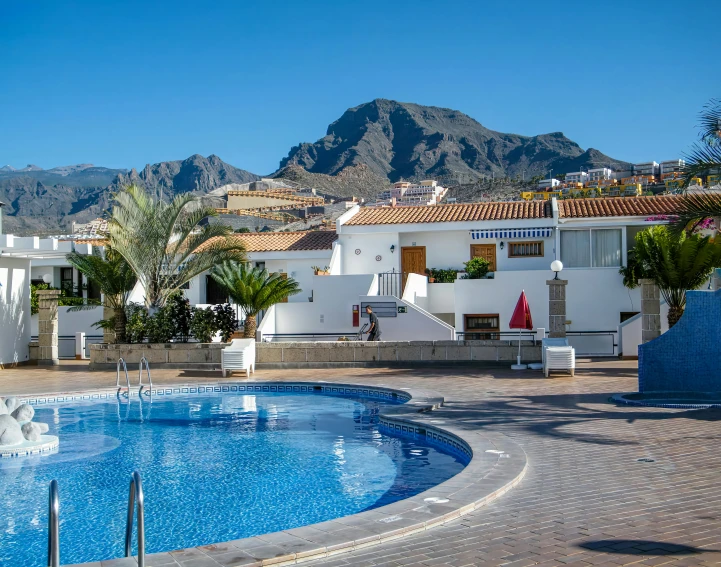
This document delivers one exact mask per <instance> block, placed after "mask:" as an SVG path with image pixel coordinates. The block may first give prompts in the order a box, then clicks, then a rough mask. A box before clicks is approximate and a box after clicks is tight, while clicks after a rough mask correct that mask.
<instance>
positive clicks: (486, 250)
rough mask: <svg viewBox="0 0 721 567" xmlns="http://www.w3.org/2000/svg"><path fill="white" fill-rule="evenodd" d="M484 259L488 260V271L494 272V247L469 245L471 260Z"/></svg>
mask: <svg viewBox="0 0 721 567" xmlns="http://www.w3.org/2000/svg"><path fill="white" fill-rule="evenodd" d="M478 257H480V258H485V259H486V260H488V271H490V272H495V271H496V245H495V244H471V258H478Z"/></svg>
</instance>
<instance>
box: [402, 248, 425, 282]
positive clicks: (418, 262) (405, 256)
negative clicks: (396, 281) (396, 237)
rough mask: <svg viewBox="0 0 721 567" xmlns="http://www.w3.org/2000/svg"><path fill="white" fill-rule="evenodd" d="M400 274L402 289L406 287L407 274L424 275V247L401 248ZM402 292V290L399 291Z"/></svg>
mask: <svg viewBox="0 0 721 567" xmlns="http://www.w3.org/2000/svg"><path fill="white" fill-rule="evenodd" d="M401 272H403V287H404V288H405V287H406V279H407V278H408V274H420V275H422V276H424V275H425V274H426V247H425V246H403V247H402V248H401ZM401 291H402V290H401Z"/></svg>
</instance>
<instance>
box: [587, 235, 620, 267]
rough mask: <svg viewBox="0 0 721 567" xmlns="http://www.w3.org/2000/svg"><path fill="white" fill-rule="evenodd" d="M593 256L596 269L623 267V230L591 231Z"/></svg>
mask: <svg viewBox="0 0 721 567" xmlns="http://www.w3.org/2000/svg"><path fill="white" fill-rule="evenodd" d="M591 254H592V259H593V267H594V268H618V267H620V266H621V230H620V229H617V228H611V229H603V230H592V231H591Z"/></svg>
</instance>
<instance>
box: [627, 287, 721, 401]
mask: <svg viewBox="0 0 721 567" xmlns="http://www.w3.org/2000/svg"><path fill="white" fill-rule="evenodd" d="M638 391H639V392H684V391H685V392H721V290H717V291H689V292H687V293H686V311H685V313H684V314H683V317H681V319H679V321H678V323H676V324H675V325H674V326H673V327H672V328H671V329H669V330H668V331H667V332H666V333H664V334H663V335H661V336H660V337H658V338H657V339H654V340H653V341H651V342H648V343H646V344H642V345H639V347H638Z"/></svg>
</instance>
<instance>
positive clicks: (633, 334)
mask: <svg viewBox="0 0 721 567" xmlns="http://www.w3.org/2000/svg"><path fill="white" fill-rule="evenodd" d="M666 331H668V305H667V304H666V302H665V301H664V300H663V299H662V300H661V333H665V332H666ZM619 335H620V336H619V345H620V354H621V355H623V356H624V357H628V358H636V357H638V345H640V344H641V314H640V313H639V314H638V315H635V316H633V317H632V318H631V319H629V320H628V321H624V322H623V323H621V325H620V326H619Z"/></svg>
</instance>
